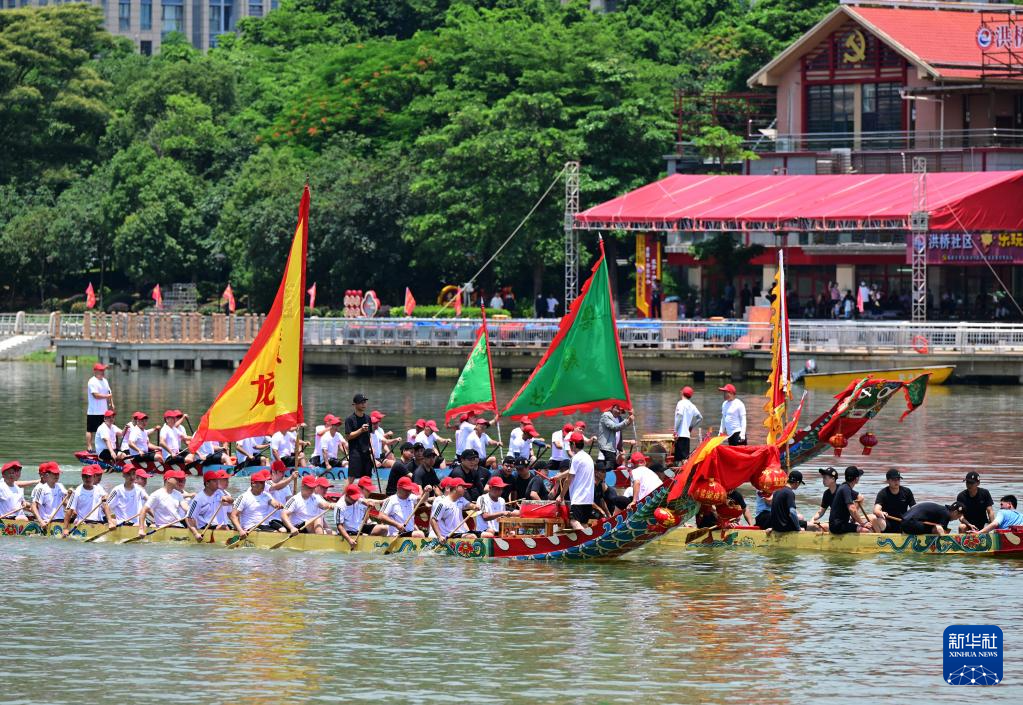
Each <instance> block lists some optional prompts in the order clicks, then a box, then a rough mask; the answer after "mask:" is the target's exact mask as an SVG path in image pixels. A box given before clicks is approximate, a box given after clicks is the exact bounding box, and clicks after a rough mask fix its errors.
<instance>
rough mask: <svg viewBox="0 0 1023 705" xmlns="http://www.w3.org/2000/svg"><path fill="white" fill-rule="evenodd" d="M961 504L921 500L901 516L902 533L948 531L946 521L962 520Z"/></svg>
mask: <svg viewBox="0 0 1023 705" xmlns="http://www.w3.org/2000/svg"><path fill="white" fill-rule="evenodd" d="M962 516H963V505H962V504H961V503H960V502H952V504H947V505H941V504H938V503H936V502H921V503H920V504H917V505H916V506H914V507H913V508H912V509H910V510H909V511H908V512H906V514H905V516H903V517H902V526H901V527H900V528H901V529H902V533H904V534H916V535H918V536H919V535H924V534H938V535H939V536H944V535H945V534H947V533H948V523H949V522H950V521H952V520H953V519H959V521H962Z"/></svg>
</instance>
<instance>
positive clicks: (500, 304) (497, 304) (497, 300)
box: [490, 294, 504, 308]
mask: <svg viewBox="0 0 1023 705" xmlns="http://www.w3.org/2000/svg"><path fill="white" fill-rule="evenodd" d="M490 308H504V299H502V298H501V297H500V296H499V295H497V294H494V297H493V298H492V299H490Z"/></svg>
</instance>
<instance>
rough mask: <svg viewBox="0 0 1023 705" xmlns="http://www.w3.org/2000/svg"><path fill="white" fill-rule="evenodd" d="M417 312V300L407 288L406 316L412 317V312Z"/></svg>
mask: <svg viewBox="0 0 1023 705" xmlns="http://www.w3.org/2000/svg"><path fill="white" fill-rule="evenodd" d="M415 310H416V298H415V297H414V296H412V290H411V289H409V288H408V287H407V286H406V287H405V315H406V316H411V315H412V312H413V311H415Z"/></svg>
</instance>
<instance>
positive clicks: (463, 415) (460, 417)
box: [458, 414, 472, 421]
mask: <svg viewBox="0 0 1023 705" xmlns="http://www.w3.org/2000/svg"><path fill="white" fill-rule="evenodd" d="M470 418H472V417H471V416H469V414H462V415H461V416H459V417H458V420H459V421H468V420H469V419H470Z"/></svg>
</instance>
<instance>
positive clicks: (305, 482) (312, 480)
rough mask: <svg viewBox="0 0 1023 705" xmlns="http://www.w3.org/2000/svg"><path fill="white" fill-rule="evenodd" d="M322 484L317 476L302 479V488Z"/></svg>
mask: <svg viewBox="0 0 1023 705" xmlns="http://www.w3.org/2000/svg"><path fill="white" fill-rule="evenodd" d="M319 484H320V478H318V477H316V475H306V476H305V477H303V478H302V487H316V486H318V485H319Z"/></svg>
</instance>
